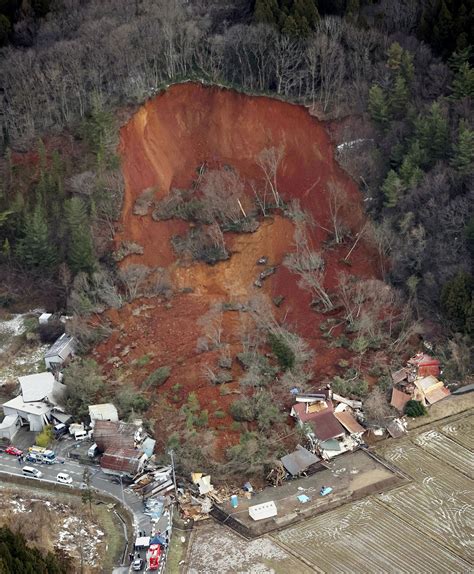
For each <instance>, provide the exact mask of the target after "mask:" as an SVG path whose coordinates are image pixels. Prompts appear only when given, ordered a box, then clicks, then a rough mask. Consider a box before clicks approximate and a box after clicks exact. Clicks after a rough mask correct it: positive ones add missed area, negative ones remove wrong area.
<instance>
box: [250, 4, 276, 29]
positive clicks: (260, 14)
mask: <svg viewBox="0 0 474 574" xmlns="http://www.w3.org/2000/svg"><path fill="white" fill-rule="evenodd" d="M279 12H280V10H279V8H278V2H277V0H256V1H255V9H254V15H253V16H254V18H255V21H256V22H258V23H259V24H270V25H272V26H275V25H276V24H277V23H278V16H279Z"/></svg>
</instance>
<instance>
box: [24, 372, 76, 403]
mask: <svg viewBox="0 0 474 574" xmlns="http://www.w3.org/2000/svg"><path fill="white" fill-rule="evenodd" d="M18 380H19V381H20V386H21V394H22V397H23V400H24V401H25V403H29V402H32V401H41V400H43V399H45V398H47V399H48V401H49V402H51V403H53V404H57V403H58V402H60V400H61V398H62V396H63V395H64V392H65V390H66V387H65V386H64V385H62V384H61V383H58V381H56V379H55V378H54V375H53V374H52V373H49V372H44V373H36V374H34V375H26V376H25V377H18Z"/></svg>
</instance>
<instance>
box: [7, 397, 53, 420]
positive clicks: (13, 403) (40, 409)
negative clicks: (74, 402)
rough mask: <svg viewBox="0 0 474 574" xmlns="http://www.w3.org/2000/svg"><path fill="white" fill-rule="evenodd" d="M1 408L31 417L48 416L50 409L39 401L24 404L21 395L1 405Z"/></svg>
mask: <svg viewBox="0 0 474 574" xmlns="http://www.w3.org/2000/svg"><path fill="white" fill-rule="evenodd" d="M3 406H4V407H7V408H10V409H15V410H16V411H21V412H23V413H28V414H31V415H45V414H48V413H49V412H50V411H51V408H52V407H50V406H49V405H47V404H46V403H43V402H40V401H38V402H28V403H25V402H24V401H23V397H22V396H21V395H18V396H17V397H15V398H14V399H11V400H10V401H8V402H6V403H3Z"/></svg>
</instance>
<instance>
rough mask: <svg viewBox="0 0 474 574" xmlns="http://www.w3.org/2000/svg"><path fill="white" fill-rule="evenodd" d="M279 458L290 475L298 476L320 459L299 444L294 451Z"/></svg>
mask: <svg viewBox="0 0 474 574" xmlns="http://www.w3.org/2000/svg"><path fill="white" fill-rule="evenodd" d="M280 460H281V463H282V464H283V466H284V467H285V468H286V470H287V471H288V472H289V473H290V474H291V475H292V476H298V475H299V474H301V473H302V472H305V471H306V470H308V469H309V468H310V467H311V466H312V465H313V464H316V463H318V462H320V460H321V459H320V458H319V456H316V455H315V454H313V453H312V452H310V451H309V450H307V449H306V448H304V447H302V446H301V445H297V447H296V450H295V451H294V452H291V453H290V454H285V456H283V457H281V459H280Z"/></svg>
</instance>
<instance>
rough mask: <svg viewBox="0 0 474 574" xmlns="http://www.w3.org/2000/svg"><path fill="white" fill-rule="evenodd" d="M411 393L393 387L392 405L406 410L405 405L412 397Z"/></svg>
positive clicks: (399, 409) (400, 409)
mask: <svg viewBox="0 0 474 574" xmlns="http://www.w3.org/2000/svg"><path fill="white" fill-rule="evenodd" d="M411 398H412V397H411V395H408V394H407V393H404V392H403V391H399V390H398V389H395V388H393V389H392V399H391V401H390V404H391V405H392V407H395V408H396V409H397V410H398V411H400V412H401V413H402V412H403V411H404V410H405V405H406V404H407V402H408V401H409V400H410V399H411Z"/></svg>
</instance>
